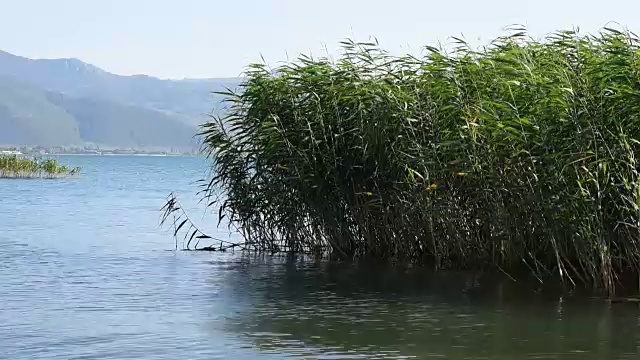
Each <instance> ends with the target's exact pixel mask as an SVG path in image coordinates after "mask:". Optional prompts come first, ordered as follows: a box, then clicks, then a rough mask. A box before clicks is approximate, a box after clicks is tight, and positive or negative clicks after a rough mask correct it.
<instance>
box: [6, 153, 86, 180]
mask: <svg viewBox="0 0 640 360" xmlns="http://www.w3.org/2000/svg"><path fill="white" fill-rule="evenodd" d="M79 172H80V168H77V167H75V168H71V167H68V166H65V165H61V164H60V163H58V161H57V160H55V159H40V158H29V157H22V156H18V155H0V178H6V179H34V178H38V179H59V178H64V177H67V176H74V175H77V174H78V173H79Z"/></svg>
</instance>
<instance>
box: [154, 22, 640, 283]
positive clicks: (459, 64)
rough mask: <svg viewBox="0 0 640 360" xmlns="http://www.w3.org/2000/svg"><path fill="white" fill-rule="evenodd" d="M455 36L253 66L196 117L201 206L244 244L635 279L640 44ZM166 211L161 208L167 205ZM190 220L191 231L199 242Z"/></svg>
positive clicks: (602, 36) (350, 46)
mask: <svg viewBox="0 0 640 360" xmlns="http://www.w3.org/2000/svg"><path fill="white" fill-rule="evenodd" d="M454 45H455V46H454V47H453V49H451V50H447V51H445V50H444V49H443V48H436V47H431V46H428V47H426V48H425V53H424V55H423V56H422V57H412V56H399V57H397V56H391V55H389V54H388V53H386V52H385V51H384V50H382V49H381V48H380V47H379V46H378V44H376V43H355V42H351V41H346V42H344V43H343V44H342V48H343V52H342V55H341V56H340V57H339V58H338V59H335V60H331V59H327V58H319V59H314V58H311V57H305V56H303V57H301V58H299V59H298V60H297V61H293V62H290V63H286V64H284V65H282V66H280V67H278V68H276V69H271V68H269V67H267V66H266V65H262V64H255V65H251V66H250V67H249V68H248V70H247V72H246V78H245V81H244V83H243V84H242V86H241V89H240V90H239V91H238V92H231V91H230V92H226V93H224V95H225V96H227V98H228V102H229V111H228V112H227V113H226V114H225V115H224V116H222V117H214V118H212V119H211V121H210V122H208V123H206V124H204V125H203V126H202V128H201V129H202V131H201V136H202V138H203V141H204V150H205V152H206V154H207V155H208V156H210V157H211V158H212V159H213V175H212V177H211V178H210V179H207V181H205V183H204V185H203V186H204V188H203V191H204V195H205V199H207V200H208V202H207V204H208V205H209V206H212V207H215V208H216V209H217V210H218V214H219V217H220V219H225V220H226V221H229V223H230V224H232V225H233V226H237V227H238V229H239V230H240V231H241V232H242V233H243V234H244V237H245V239H246V241H245V242H244V243H243V244H241V245H242V246H244V247H246V248H253V249H260V250H273V251H277V250H280V249H287V250H290V251H294V252H314V251H321V250H323V249H327V248H329V249H330V251H331V252H332V253H333V254H336V255H339V256H341V257H343V258H346V259H352V258H355V257H367V258H373V259H381V260H384V261H399V262H418V263H423V264H424V263H426V264H432V265H433V266H434V267H435V268H438V269H442V268H458V269H477V268H487V267H488V268H494V269H501V270H503V271H508V272H512V271H513V272H514V273H515V272H517V271H520V270H526V271H527V272H528V273H530V274H533V275H535V276H536V277H537V278H538V279H540V280H541V281H542V280H544V279H548V278H559V279H562V280H563V281H566V282H567V283H573V284H576V283H578V282H580V283H584V284H590V285H595V286H597V287H602V288H604V289H608V290H610V291H611V290H612V289H613V288H614V287H615V283H616V282H617V281H618V279H619V276H620V275H621V274H623V273H628V272H629V271H631V272H634V273H637V270H638V269H639V264H640V248H639V246H640V233H639V232H638V227H639V226H640V212H639V210H640V208H639V206H640V187H639V185H640V184H639V179H638V176H639V173H638V165H639V164H638V158H637V157H636V154H639V155H640V153H639V152H640V47H639V41H638V39H637V37H636V36H635V35H634V34H633V33H631V32H628V31H626V30H624V31H623V30H617V29H610V28H605V29H603V30H602V31H601V32H599V33H598V34H595V35H582V34H579V33H578V32H576V31H559V32H555V33H553V34H550V35H549V36H547V37H546V38H544V39H543V40H534V39H532V38H530V37H529V36H528V35H527V33H526V31H525V30H524V29H510V30H509V31H508V33H507V34H506V35H505V36H502V37H499V38H497V39H495V40H494V41H493V42H491V44H490V45H488V46H486V47H482V48H480V49H473V48H471V47H470V46H468V45H467V44H466V43H465V42H464V41H463V40H461V39H455V44H454ZM172 201H173V203H171V202H172ZM167 205H168V206H167V207H166V208H165V218H166V217H168V215H169V214H174V215H175V214H176V211H178V210H179V206H178V205H177V202H176V201H175V198H172V199H171V200H170V203H169V204H167ZM179 220H180V221H179V222H178V223H176V224H175V225H176V228H177V229H176V234H177V233H178V230H180V227H182V226H184V225H185V223H186V222H187V219H184V220H183V219H182V218H180V217H179ZM177 225H180V226H177ZM192 225H193V224H190V226H189V227H188V229H189V232H187V234H186V235H185V237H186V236H189V235H190V240H193V239H194V237H195V236H196V235H198V237H197V238H200V237H205V236H206V235H203V234H200V233H198V232H197V229H195V228H194V227H193V226H192ZM221 246H222V245H221Z"/></svg>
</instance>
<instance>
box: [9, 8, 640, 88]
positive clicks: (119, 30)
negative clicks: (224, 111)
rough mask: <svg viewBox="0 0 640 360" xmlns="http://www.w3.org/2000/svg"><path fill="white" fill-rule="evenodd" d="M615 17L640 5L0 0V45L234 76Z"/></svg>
mask: <svg viewBox="0 0 640 360" xmlns="http://www.w3.org/2000/svg"><path fill="white" fill-rule="evenodd" d="M611 21H615V22H619V23H620V24H622V25H623V26H626V27H628V28H629V29H630V30H633V31H638V32H640V2H639V1H632V0H628V1H623V0H607V1H602V0H600V1H593V0H583V1H578V0H537V1H517V0H513V1H508V0H483V1H472V0H464V1H463V0H460V1H451V0H449V1H447V0H438V1H426V0H423V1H419V0H393V1H381V0H369V1H366V0H316V1H308V0H227V1H215V0H0V49H2V50H5V51H9V52H11V53H15V54H17V55H22V56H27V57H33V58H42V57H44V58H57V57H76V58H79V59H81V60H84V61H86V62H90V63H92V64H94V65H97V66H99V67H102V68H104V69H106V70H108V71H111V72H114V73H118V74H124V75H129V74H149V75H155V76H159V77H170V78H182V77H226V76H237V75H239V74H240V73H241V71H242V70H243V68H244V67H245V66H246V65H247V64H248V63H250V62H255V61H259V60H260V54H262V55H263V56H264V57H265V59H266V60H267V62H269V63H276V62H278V61H282V60H285V59H286V54H287V53H288V54H289V56H290V57H291V56H293V55H295V54H297V53H300V52H304V53H309V52H313V53H317V54H319V53H321V49H323V44H326V45H327V47H328V48H329V49H330V51H333V50H332V49H335V48H336V46H337V44H338V42H339V41H340V40H342V39H344V38H346V37H355V39H356V40H366V39H367V38H368V37H369V36H376V37H377V38H378V40H379V41H380V43H381V45H382V46H383V47H385V48H386V49H388V50H389V51H391V52H393V53H399V52H407V51H411V52H414V53H415V52H416V51H419V50H420V48H421V47H422V46H423V45H427V44H434V43H435V42H437V41H438V40H440V41H445V42H446V41H447V38H448V37H449V36H452V35H453V36H457V35H460V34H463V35H464V36H465V37H466V38H467V39H470V40H473V39H478V38H481V39H482V40H485V41H486V40H488V39H490V38H492V37H494V36H495V35H498V34H500V32H501V29H502V28H503V27H505V26H507V25H510V24H513V23H520V24H525V25H527V26H528V28H529V30H530V32H531V33H532V34H533V35H534V36H541V35H544V34H546V33H548V32H550V31H554V30H557V29H566V28H572V27H574V26H580V28H581V29H583V30H585V31H589V32H592V31H596V30H598V29H600V28H601V27H602V26H604V25H606V24H607V23H608V22H611Z"/></svg>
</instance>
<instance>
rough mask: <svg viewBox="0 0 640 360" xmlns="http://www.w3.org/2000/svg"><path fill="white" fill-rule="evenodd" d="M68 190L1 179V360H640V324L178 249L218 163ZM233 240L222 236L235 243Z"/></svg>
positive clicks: (131, 164)
mask: <svg viewBox="0 0 640 360" xmlns="http://www.w3.org/2000/svg"><path fill="white" fill-rule="evenodd" d="M63 160H64V161H65V162H67V163H70V164H72V165H78V166H81V167H82V168H83V172H82V175H81V176H80V177H78V178H75V179H65V180H0V358H1V359H216V358H220V359H253V358H258V359H260V358H265V359H269V358H271V359H281V358H305V359H314V358H319V359H349V358H353V359H356V358H361V359H374V358H397V359H401V358H419V359H431V358H433V359H439V358H443V359H638V358H639V355H638V354H640V332H639V329H640V310H639V309H638V307H637V306H636V305H633V304H616V305H609V304H607V303H606V302H603V301H602V300H598V299H589V298H582V297H580V298H575V297H568V298H567V297H560V296H557V295H549V294H547V295H542V294H541V293H531V292H515V293H514V292H513V291H512V287H510V286H506V287H505V286H502V285H495V284H494V285H491V286H489V287H487V288H483V286H479V285H478V284H477V283H476V280H474V278H473V277H471V276H470V275H466V274H450V273H449V274H444V273H440V274H436V275H434V274H430V273H428V272H421V271H418V270H415V271H410V272H402V271H401V270H391V269H383V268H380V267H373V266H368V267H365V266H358V267H356V266H349V265H339V264H328V263H316V262H314V261H310V260H304V259H299V258H298V259H294V258H286V257H268V256H262V257H261V256H249V255H246V254H239V253H236V254H231V253H226V254H215V253H195V252H176V251H173V248H174V246H175V245H174V242H173V239H172V237H171V234H170V233H168V232H167V230H166V229H161V228H158V222H159V214H160V213H159V208H160V207H161V206H162V205H163V201H164V199H165V197H166V196H167V195H168V193H169V192H171V191H176V192H177V193H178V194H179V195H181V199H182V200H183V201H184V202H185V204H186V205H187V207H188V208H190V210H191V215H192V216H193V218H194V219H195V220H196V222H199V223H201V224H202V225H203V226H204V227H205V228H208V229H209V231H211V232H216V229H215V228H214V227H213V226H212V225H213V224H215V215H212V214H208V215H205V216H203V215H204V214H203V209H202V208H200V207H198V206H197V198H196V197H195V194H194V193H195V191H196V190H197V188H196V186H195V185H193V184H191V182H193V181H195V180H197V179H199V178H201V177H202V176H203V175H205V171H206V168H207V162H206V161H204V160H203V159H199V158H183V157H116V156H113V157H93V156H86V157H84V156H76V157H66V158H64V159H63ZM225 234H226V232H225V231H224V229H220V230H217V232H216V235H217V236H225Z"/></svg>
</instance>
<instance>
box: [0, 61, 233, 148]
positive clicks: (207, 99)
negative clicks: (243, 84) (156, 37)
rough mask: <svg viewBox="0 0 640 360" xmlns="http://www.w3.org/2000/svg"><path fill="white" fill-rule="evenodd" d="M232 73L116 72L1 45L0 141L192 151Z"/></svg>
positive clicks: (18, 143)
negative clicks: (177, 76)
mask: <svg viewBox="0 0 640 360" xmlns="http://www.w3.org/2000/svg"><path fill="white" fill-rule="evenodd" d="M239 82H240V80H239V79H238V78H227V79H188V80H162V79H157V78H154V77H150V76H146V75H135V76H121V75H115V74H112V73H109V72H107V71H104V70H102V69H100V68H97V67H95V66H93V65H91V64H87V63H84V62H82V61H80V60H77V59H51V60H49V59H40V60H32V59H28V58H24V57H20V56H15V55H12V54H9V53H7V52H3V51H0V145H40V146H75V145H87V144H94V145H99V146H106V147H112V148H114V147H115V148H139V149H143V148H166V149H169V148H174V149H185V150H186V149H192V148H194V146H195V145H196V140H195V139H194V138H193V135H194V134H195V133H196V132H197V125H198V124H200V123H203V122H204V121H206V114H210V113H212V112H217V111H219V110H220V105H221V104H220V101H221V100H222V99H221V97H220V96H218V95H214V94H212V92H214V91H220V90H223V89H224V88H226V87H228V88H234V87H235V86H237V85H238V84H239Z"/></svg>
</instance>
